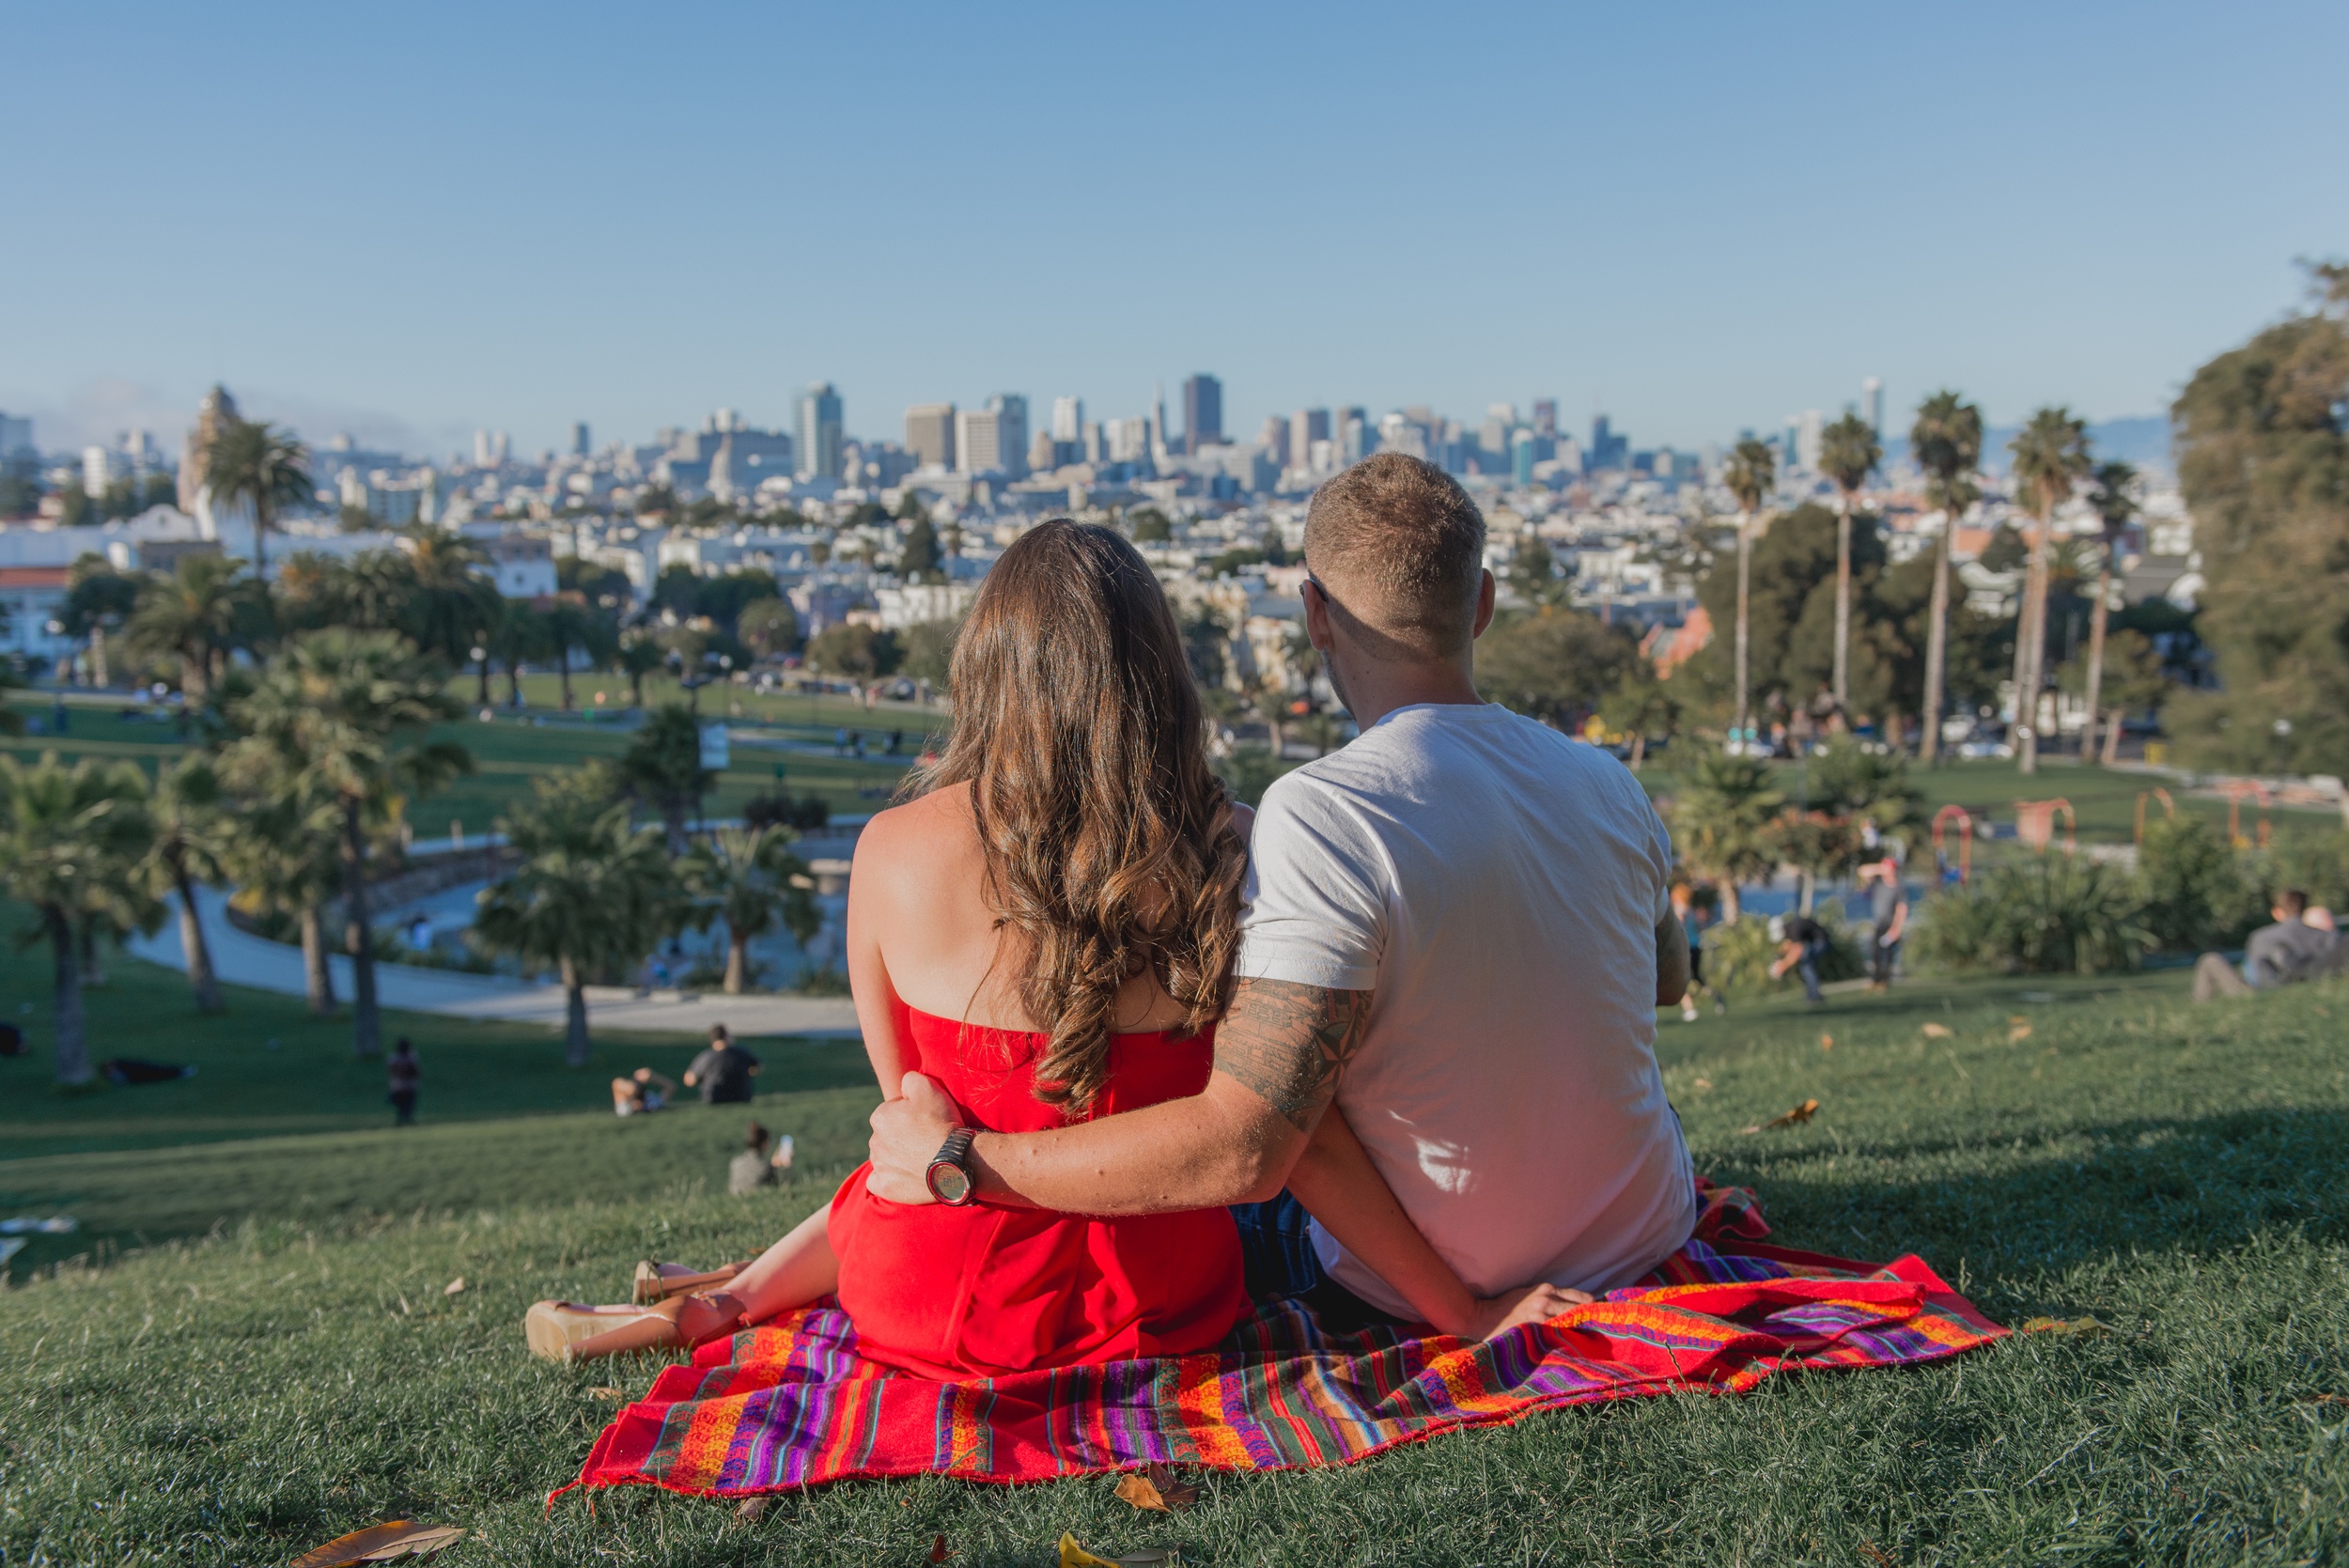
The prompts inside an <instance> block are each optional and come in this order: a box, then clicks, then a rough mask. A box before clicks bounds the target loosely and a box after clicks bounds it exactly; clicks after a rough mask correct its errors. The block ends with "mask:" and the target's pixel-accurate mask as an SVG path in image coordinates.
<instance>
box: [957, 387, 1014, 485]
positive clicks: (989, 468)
mask: <svg viewBox="0 0 2349 1568" xmlns="http://www.w3.org/2000/svg"><path fill="white" fill-rule="evenodd" d="M1027 446H1028V400H1027V399H1026V398H1025V397H1022V396H1019V394H1018V393H1016V392H1005V393H999V394H997V395H996V396H993V397H990V398H988V400H987V407H986V408H984V409H969V410H965V411H963V412H961V413H958V414H957V415H956V416H955V458H956V462H955V466H956V468H957V470H958V471H959V472H961V473H964V474H1005V475H1008V476H1009V477H1011V478H1014V479H1017V478H1019V475H1020V474H1021V473H1022V472H1024V471H1025V469H1026V467H1027V461H1026V459H1027V455H1028V454H1027Z"/></svg>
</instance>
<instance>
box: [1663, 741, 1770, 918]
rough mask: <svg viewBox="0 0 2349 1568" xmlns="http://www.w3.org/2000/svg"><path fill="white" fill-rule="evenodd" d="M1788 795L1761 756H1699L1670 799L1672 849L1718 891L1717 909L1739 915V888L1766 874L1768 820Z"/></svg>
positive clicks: (1734, 916) (1726, 914) (1735, 915)
mask: <svg viewBox="0 0 2349 1568" xmlns="http://www.w3.org/2000/svg"><path fill="white" fill-rule="evenodd" d="M1785 803H1786V796H1785V794H1784V793H1783V792H1782V791H1781V790H1780V789H1779V788H1778V787H1777V785H1776V784H1775V783H1774V782H1773V781H1772V779H1771V776H1770V769H1769V765H1768V764H1766V763H1765V762H1763V761H1762V760H1761V759H1760V758H1759V757H1747V756H1721V755H1700V756H1699V757H1698V758H1697V761H1696V766H1695V767H1694V768H1690V769H1689V770H1688V777H1687V778H1686V779H1684V780H1683V781H1682V783H1681V785H1680V787H1679V789H1678V790H1676V791H1675V792H1674V793H1673V795H1672V810H1671V818H1672V848H1673V849H1674V850H1675V851H1676V852H1677V853H1678V855H1679V857H1680V860H1681V863H1682V864H1684V865H1686V866H1687V867H1688V869H1689V870H1690V871H1692V872H1694V873H1695V874H1696V875H1698V876H1700V877H1709V878H1711V879H1712V880H1713V881H1714V882H1716V883H1718V884H1719V887H1720V890H1721V913H1722V914H1723V915H1724V916H1725V917H1726V918H1727V919H1729V920H1731V921H1733V922H1734V921H1735V920H1736V918H1737V890H1738V889H1739V888H1741V887H1743V886H1744V885H1745V884H1746V883H1748V882H1757V881H1760V880H1761V879H1762V878H1763V877H1767V876H1768V875H1769V874H1770V871H1771V868H1772V867H1774V866H1775V865H1777V863H1778V862H1777V859H1776V858H1775V857H1774V856H1773V855H1772V854H1771V853H1770V848H1769V831H1770V824H1771V822H1772V821H1773V820H1774V819H1775V818H1776V817H1777V815H1778V813H1779V809H1780V808H1781V807H1782V806H1783V805H1785Z"/></svg>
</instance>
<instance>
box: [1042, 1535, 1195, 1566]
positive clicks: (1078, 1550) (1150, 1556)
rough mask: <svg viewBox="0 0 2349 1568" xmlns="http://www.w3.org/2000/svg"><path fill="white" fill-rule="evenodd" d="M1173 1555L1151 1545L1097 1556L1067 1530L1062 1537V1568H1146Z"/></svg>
mask: <svg viewBox="0 0 2349 1568" xmlns="http://www.w3.org/2000/svg"><path fill="white" fill-rule="evenodd" d="M1173 1555H1174V1554H1172V1553H1170V1552H1162V1551H1160V1550H1159V1549H1158V1548H1157V1547H1155V1546H1149V1547H1144V1548H1143V1550H1141V1551H1138V1552H1128V1553H1127V1554H1126V1555H1125V1556H1123V1557H1095V1556H1094V1555H1093V1554H1092V1553H1091V1552H1089V1551H1086V1550H1085V1549H1084V1548H1083V1547H1082V1546H1080V1545H1077V1538H1076V1537H1075V1536H1073V1535H1070V1534H1068V1533H1067V1532H1066V1531H1063V1532H1062V1534H1061V1538H1060V1568H1146V1565H1147V1564H1150V1563H1154V1562H1165V1561H1167V1560H1170V1559H1171V1558H1172V1556H1173Z"/></svg>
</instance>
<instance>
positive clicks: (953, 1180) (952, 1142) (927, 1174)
mask: <svg viewBox="0 0 2349 1568" xmlns="http://www.w3.org/2000/svg"><path fill="white" fill-rule="evenodd" d="M978 1135H979V1132H978V1129H977V1128H976V1127H957V1128H956V1129H955V1130H954V1131H952V1132H950V1133H948V1134H947V1135H946V1141H945V1142H944V1143H943V1144H941V1146H940V1148H939V1151H938V1154H937V1156H936V1157H934V1158H932V1159H931V1161H930V1163H929V1169H927V1170H926V1171H924V1172H922V1180H923V1182H924V1183H925V1184H926V1186H927V1187H928V1188H929V1189H930V1196H931V1197H933V1198H935V1199H937V1200H938V1201H939V1202H940V1203H944V1204H946V1205H947V1206H948V1207H950V1208H961V1207H962V1206H963V1205H965V1204H966V1203H970V1202H971V1200H972V1198H974V1197H976V1196H977V1195H978V1186H979V1184H978V1182H977V1181H976V1180H975V1179H974V1178H973V1177H972V1174H971V1141H972V1139H974V1138H976V1137H977V1136H978Z"/></svg>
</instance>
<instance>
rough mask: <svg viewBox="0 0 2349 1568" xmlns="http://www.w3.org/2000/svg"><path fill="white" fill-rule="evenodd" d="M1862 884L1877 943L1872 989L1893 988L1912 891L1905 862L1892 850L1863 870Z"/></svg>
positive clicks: (1872, 951)
mask: <svg viewBox="0 0 2349 1568" xmlns="http://www.w3.org/2000/svg"><path fill="white" fill-rule="evenodd" d="M1859 882H1860V885H1861V886H1862V887H1864V888H1866V889H1867V890H1868V913H1869V916H1870V918H1871V920H1872V922H1873V923H1874V925H1875V931H1874V933H1873V934H1874V936H1875V941H1874V942H1873V943H1872V944H1870V946H1869V949H1868V954H1869V957H1870V960H1871V961H1870V964H1869V977H1868V989H1870V990H1872V991H1889V990H1890V989H1891V988H1892V962H1893V960H1894V959H1895V958H1898V957H1899V956H1900V951H1901V938H1902V937H1903V936H1905V935H1906V933H1907V931H1908V890H1907V889H1906V888H1904V887H1902V886H1901V862H1900V860H1899V858H1898V857H1896V856H1895V855H1893V854H1892V852H1891V851H1890V849H1887V850H1886V851H1885V855H1884V858H1883V859H1882V860H1880V861H1877V862H1874V863H1873V864H1870V865H1863V866H1861V867H1860V868H1859Z"/></svg>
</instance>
